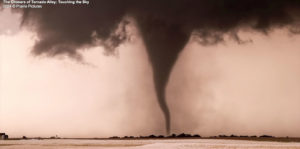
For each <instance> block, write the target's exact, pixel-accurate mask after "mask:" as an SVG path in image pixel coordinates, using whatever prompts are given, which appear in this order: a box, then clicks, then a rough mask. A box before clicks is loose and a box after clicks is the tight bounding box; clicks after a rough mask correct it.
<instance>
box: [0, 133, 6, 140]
mask: <svg viewBox="0 0 300 149" xmlns="http://www.w3.org/2000/svg"><path fill="white" fill-rule="evenodd" d="M7 139H8V135H7V134H5V133H0V140H7Z"/></svg>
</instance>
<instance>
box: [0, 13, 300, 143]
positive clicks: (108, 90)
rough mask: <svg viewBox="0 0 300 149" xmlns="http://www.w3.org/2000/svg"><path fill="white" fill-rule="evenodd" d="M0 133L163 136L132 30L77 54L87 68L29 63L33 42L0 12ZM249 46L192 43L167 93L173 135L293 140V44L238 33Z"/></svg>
mask: <svg viewBox="0 0 300 149" xmlns="http://www.w3.org/2000/svg"><path fill="white" fill-rule="evenodd" d="M0 20H5V21H4V23H2V22H1V23H0V52H1V53H0V54H1V55H0V60H1V61H0V63H1V65H0V66H1V67H0V68H1V71H0V83H1V84H0V85H1V90H0V131H4V132H6V133H8V134H9V135H11V136H16V137H19V136H23V135H25V136H43V137H48V136H53V135H59V136H62V137H107V136H113V135H119V136H122V135H149V134H163V133H164V129H165V128H164V118H163V115H162V112H161V110H160V108H159V105H158V103H157V102H156V97H155V92H154V87H153V80H152V72H151V67H150V64H149V62H148V59H147V54H146V51H145V47H144V45H143V42H142V41H141V39H140V38H139V35H138V31H136V29H135V28H134V27H132V33H133V34H134V36H133V38H132V39H131V41H129V42H127V43H125V44H124V45H121V47H119V54H118V56H116V57H114V56H105V55H104V54H103V48H101V47H95V48H91V49H87V50H84V52H82V54H83V55H84V58H85V60H86V61H87V62H88V63H89V65H84V64H80V63H78V62H76V61H74V60H70V59H69V58H67V57H60V58H45V57H34V56H32V55H31V54H30V49H31V47H32V46H33V45H34V41H35V40H36V36H35V34H34V33H33V32H30V31H28V30H25V29H19V28H18V25H19V23H20V20H19V16H18V14H12V13H10V11H8V10H4V11H2V12H0ZM241 37H242V39H246V40H247V39H251V40H252V41H253V42H252V43H247V44H242V45H239V44H237V43H236V42H234V41H232V40H230V39H227V41H226V42H225V43H220V44H218V45H214V46H207V47H203V46H200V45H199V44H198V43H197V42H195V41H193V40H191V41H190V42H189V44H188V45H187V46H186V47H185V49H184V51H183V52H182V53H181V56H180V58H179V59H178V61H177V63H176V65H175V68H174V70H173V72H172V75H171V79H170V82H169V84H168V87H167V102H168V105H169V107H170V111H171V116H172V119H171V121H172V125H171V130H172V133H181V132H185V133H199V134H201V135H219V134H228V135H230V134H237V135H261V134H269V135H276V136H300V127H298V126H299V124H300V108H299V105H300V77H299V76H300V49H299V47H300V36H299V35H298V36H296V35H293V36H292V35H289V34H288V33H287V32H286V31H285V30H284V29H283V30H275V31H274V32H272V33H271V34H270V35H269V36H265V35H262V34H259V33H254V32H246V31H245V32H243V33H241Z"/></svg>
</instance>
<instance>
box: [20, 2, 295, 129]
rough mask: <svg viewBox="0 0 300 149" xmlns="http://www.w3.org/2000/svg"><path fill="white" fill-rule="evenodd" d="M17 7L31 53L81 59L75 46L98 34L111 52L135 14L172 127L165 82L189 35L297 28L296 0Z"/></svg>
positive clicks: (213, 39) (213, 38) (213, 37)
mask: <svg viewBox="0 0 300 149" xmlns="http://www.w3.org/2000/svg"><path fill="white" fill-rule="evenodd" d="M68 7H72V6H60V7H57V6H55V7H48V8H47V7H45V8H43V9H23V10H19V11H20V12H21V13H22V14H23V17H22V19H23V22H22V25H23V26H27V27H32V29H34V30H35V31H36V32H37V35H38V37H39V40H38V41H37V42H36V43H35V46H34V48H33V50H32V52H33V53H34V54H35V55H47V56H56V55H61V54H67V55H69V56H70V57H73V58H76V59H79V60H80V59H81V57H80V54H78V50H79V49H83V48H85V47H91V46H96V45H97V44H99V42H95V41H96V40H101V41H102V42H101V43H100V44H102V45H103V46H105V47H106V49H107V50H108V51H109V52H113V51H114V49H115V48H116V47H118V45H119V44H121V43H122V42H124V41H125V40H126V39H127V34H126V29H125V26H126V24H127V23H126V21H125V22H124V21H123V18H124V16H127V15H128V16H131V17H133V18H134V19H135V21H136V23H137V27H138V28H139V30H140V32H141V35H142V38H143V40H144V42H145V45H146V48H147V51H148V54H149V59H150V62H151V63H152V67H153V73H154V81H155V88H156V91H157V96H158V100H159V103H160V106H161V108H162V110H163V112H164V115H165V117H166V125H167V131H169V130H170V128H169V127H170V113H169V110H168V107H167V104H166V101H165V93H164V92H165V86H166V84H167V82H168V78H169V74H170V72H171V70H172V67H173V65H174V63H175V62H176V59H177V57H178V55H179V53H180V51H181V50H182V49H183V48H184V46H185V44H186V43H187V42H188V40H189V38H190V36H191V35H194V36H197V37H198V40H199V42H200V43H201V44H203V45H209V44H216V43H218V42H222V41H223V36H224V35H225V34H226V35H229V36H230V37H232V38H233V39H235V40H236V41H237V42H239V43H242V42H243V41H242V40H240V38H239V37H238V35H237V33H238V31H239V30H240V29H244V28H248V29H249V28H250V29H253V30H255V31H259V32H262V33H266V34H267V33H268V32H269V31H271V30H272V29H273V28H278V27H290V28H291V33H298V32H299V26H300V25H299V18H300V1H299V0H94V1H91V2H90V5H89V6H85V7H82V8H80V7H79V6H77V7H76V8H68Z"/></svg>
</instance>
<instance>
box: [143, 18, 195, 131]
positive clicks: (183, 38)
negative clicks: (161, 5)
mask: <svg viewBox="0 0 300 149" xmlns="http://www.w3.org/2000/svg"><path fill="white" fill-rule="evenodd" d="M141 20H143V19H140V21H139V22H138V24H139V29H140V32H141V34H142V37H143V40H144V43H145V45H146V48H147V52H148V56H149V60H150V63H151V65H152V70H153V80H154V84H155V90H156V94H157V100H158V103H159V105H160V108H161V110H162V112H163V114H164V117H165V121H166V122H165V124H166V133H167V134H169V133H170V122H171V115H170V110H169V108H168V105H167V102H166V86H167V83H168V80H169V77H170V73H171V70H172V68H173V66H174V64H175V62H176V59H177V57H178V55H179V53H180V51H181V50H182V49H183V48H184V46H185V44H186V43H187V41H188V40H189V36H190V34H189V32H187V31H185V30H184V29H183V28H182V25H179V24H170V23H169V22H168V23H166V22H164V21H161V20H151V21H149V20H147V21H141Z"/></svg>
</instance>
